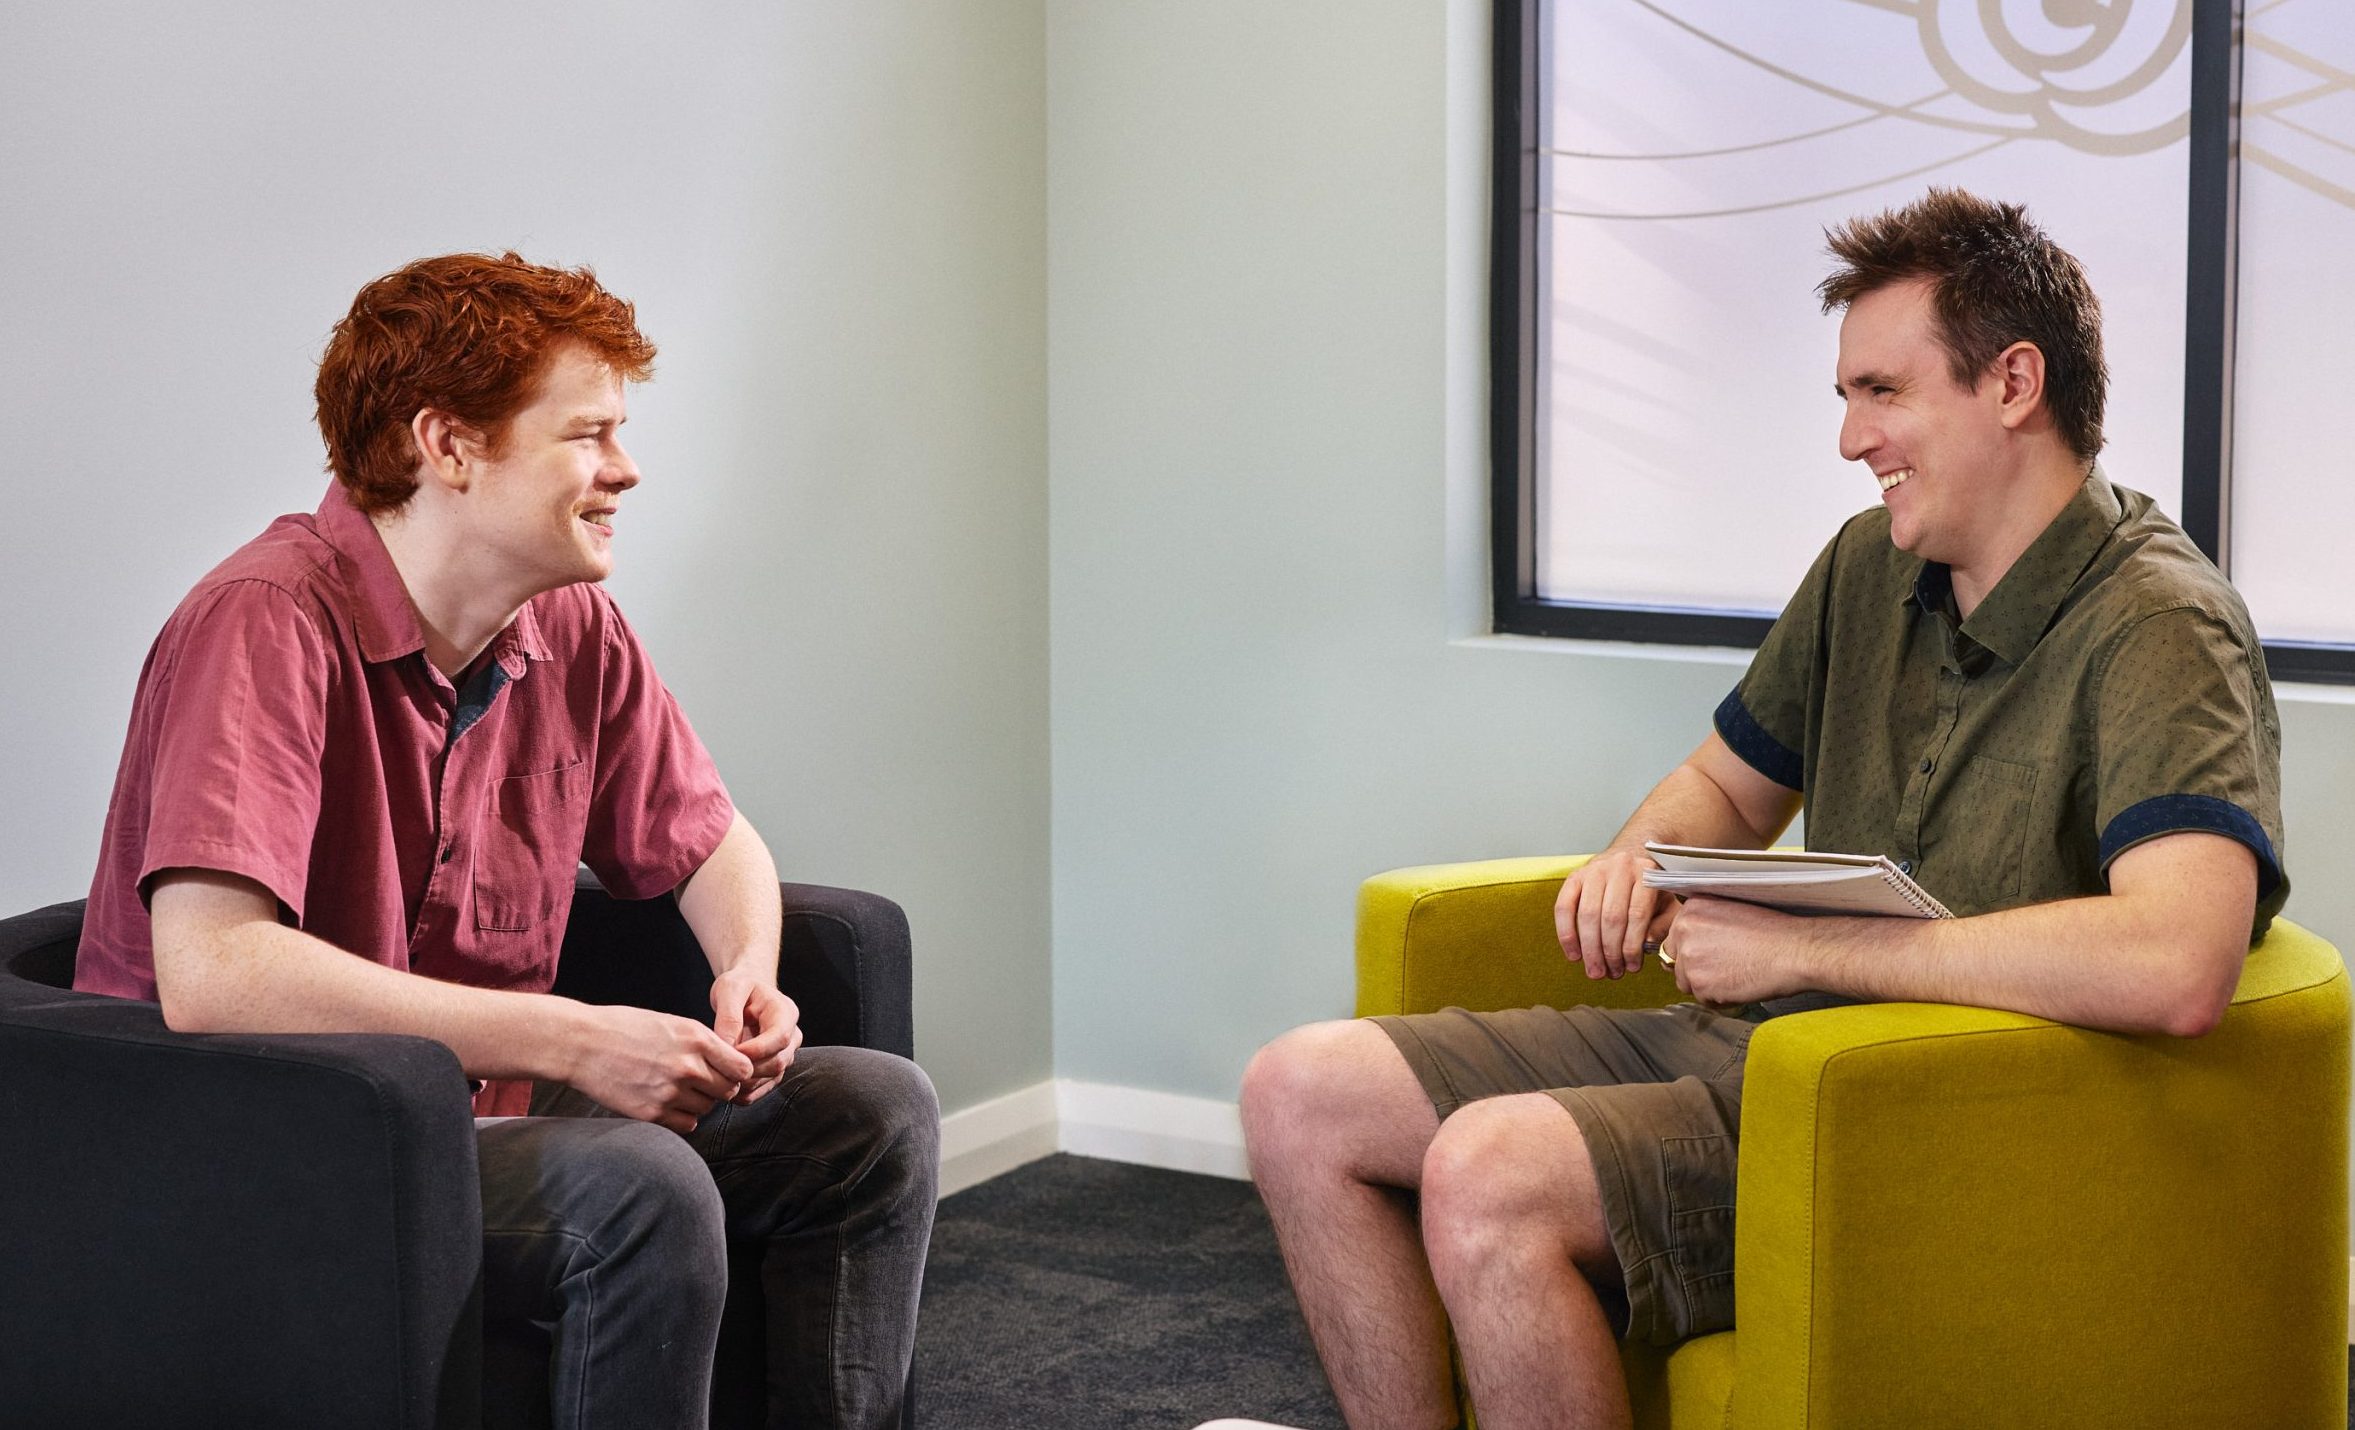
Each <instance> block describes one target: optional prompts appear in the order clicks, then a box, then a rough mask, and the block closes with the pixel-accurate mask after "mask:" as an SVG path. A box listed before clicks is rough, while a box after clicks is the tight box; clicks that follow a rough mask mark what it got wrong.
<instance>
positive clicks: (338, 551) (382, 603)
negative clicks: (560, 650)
mask: <svg viewBox="0 0 2355 1430" xmlns="http://www.w3.org/2000/svg"><path fill="white" fill-rule="evenodd" d="M313 520H314V521H315V522H316V523H317V526H316V530H317V531H318V533H319V536H320V539H322V540H324V541H325V542H326V543H327V544H328V545H329V546H330V547H333V548H334V550H335V557H336V562H337V565H338V566H339V567H340V568H341V570H342V574H343V589H344V593H345V598H346V601H347V603H348V606H349V611H348V614H349V615H350V616H351V620H352V629H353V630H354V632H355V633H357V634H358V636H359V640H360V655H361V658H362V659H365V660H367V661H369V662H371V663H380V662H383V661H388V660H397V659H399V658H400V657H402V656H405V655H410V654H413V653H415V652H418V651H422V650H424V649H425V623H424V622H423V621H422V620H420V619H418V616H417V603H416V602H415V601H412V600H411V599H409V587H408V584H407V583H406V582H404V581H402V580H401V572H400V568H399V567H396V566H394V565H393V559H392V553H391V552H390V551H387V550H385V548H384V537H383V535H382V533H380V532H378V531H377V529H376V523H375V522H373V521H370V520H369V519H368V514H367V513H366V512H363V511H361V510H360V509H359V508H358V507H356V506H354V505H352V499H351V497H350V495H349V494H348V493H346V492H345V491H344V489H343V484H342V483H341V482H330V483H328V485H327V495H326V497H324V498H323V499H322V500H321V501H320V503H319V510H318V512H317V514H316V515H315V516H314V518H313ZM534 604H536V603H535V602H526V603H525V604H524V607H523V609H522V610H520V611H517V612H516V613H515V619H514V620H512V621H510V622H508V623H507V628H506V629H505V630H503V631H501V632H499V634H498V635H496V636H494V637H493V638H492V640H491V658H492V659H493V660H496V661H497V662H498V663H499V664H500V665H501V666H503V667H505V668H506V671H507V675H508V678H509V679H515V680H520V679H522V677H523V675H524V673H525V671H526V669H527V668H528V667H527V666H526V665H525V664H524V662H525V661H526V660H546V659H547V658H548V652H547V647H546V645H545V644H544V643H543V642H542V641H541V639H540V623H539V619H538V617H537V616H535V615H534V614H533V612H532V606H533V605H534Z"/></svg>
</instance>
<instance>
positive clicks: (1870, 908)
mask: <svg viewBox="0 0 2355 1430" xmlns="http://www.w3.org/2000/svg"><path fill="white" fill-rule="evenodd" d="M1644 852H1645V853H1647V854H1649V855H1651V856H1652V857H1653V858H1654V859H1656V860H1658V861H1659V864H1660V867H1659V868H1657V869H1647V870H1645V871H1644V883H1645V884H1646V885H1648V886H1650V887H1651V888H1655V889H1665V890H1667V891H1668V892H1670V893H1674V894H1710V895H1714V896H1715V897H1717V898H1721V899H1741V900H1743V901H1744V902H1747V903H1753V904H1764V905H1766V906H1767V907H1768V908H1775V909H1782V910H1784V911H1785V912H1788V913H1807V914H1888V915H1895V916H1898V917H1903V918H1916V919H1950V918H1953V917H1954V915H1953V914H1951V913H1948V912H1947V910H1946V906H1945V905H1944V904H1941V903H1939V902H1938V901H1937V900H1936V899H1934V898H1931V897H1930V895H1929V893H1928V891H1926V890H1925V889H1923V888H1922V886H1921V885H1919V884H1917V883H1915V882H1914V881H1913V880H1912V878H1911V877H1909V876H1908V875H1907V874H1906V873H1905V871H1904V870H1902V869H1900V868H1898V867H1897V866H1896V865H1895V864H1894V863H1892V862H1890V860H1889V859H1888V858H1887V857H1886V856H1884V855H1878V854H1819V853H1816V852H1814V851H1812V850H1811V851H1808V852H1806V853H1802V854H1789V853H1778V852H1775V851H1772V850H1763V849H1695V848H1691V847H1689V846H1686V845H1682V844H1646V845H1645V846H1644Z"/></svg>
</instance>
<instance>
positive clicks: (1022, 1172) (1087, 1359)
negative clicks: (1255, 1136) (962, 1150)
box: [916, 1156, 1341, 1430]
mask: <svg viewBox="0 0 2355 1430" xmlns="http://www.w3.org/2000/svg"><path fill="white" fill-rule="evenodd" d="M916 1356H917V1366H918V1377H919V1379H918V1395H917V1411H918V1415H917V1419H918V1423H919V1424H920V1425H921V1426H922V1427H923V1430H1015V1427H1022V1430H1132V1427H1133V1430H1187V1427H1190V1426H1194V1425H1198V1424H1200V1423H1201V1422H1203V1421H1205V1420H1215V1419H1217V1418H1219V1417H1221V1416H1247V1417H1249V1418H1251V1419H1254V1420H1272V1421H1275V1422H1276V1423H1278V1424H1283V1425H1297V1426H1302V1427H1305V1430H1341V1412H1340V1410H1339V1409H1338V1408H1337V1407H1335V1405H1334V1404H1333V1395H1332V1392H1331V1391H1330V1390H1329V1389H1327V1388H1326V1386H1325V1378H1324V1374H1323V1373H1322V1372H1321V1371H1320V1370H1318V1368H1317V1363H1316V1352H1315V1350H1314V1349H1313V1348H1312V1347H1311V1346H1310V1345H1309V1340H1308V1328H1307V1327H1306V1326H1305V1325H1303V1324H1302V1323H1301V1320H1300V1310H1299V1307H1298V1306H1297V1305H1296V1304H1295V1303H1294V1302H1293V1300H1292V1293H1291V1290H1290V1288H1289V1287H1287V1286H1286V1285H1285V1283H1284V1268H1283V1264H1282V1262H1281V1261H1280V1260H1279V1259H1278V1258H1277V1255H1276V1242H1275V1234H1274V1233H1273V1232H1272V1231H1270V1230H1269V1228H1268V1223H1267V1212H1266V1211H1265V1210H1264V1209H1263V1208H1262V1207H1261V1206H1260V1203H1259V1197H1258V1194H1257V1193H1256V1192H1254V1191H1253V1190H1252V1188H1251V1185H1250V1184H1249V1183H1248V1182H1236V1181H1229V1180H1227V1179H1225V1178H1223V1177H1200V1176H1194V1175H1191V1174H1189V1173H1185V1172H1164V1171H1159V1170H1156V1169H1154V1168H1150V1167H1132V1166H1127V1165H1124V1164H1122V1163H1118V1162H1104V1161H1098V1160H1095V1159H1093V1158H1087V1157H1070V1156H1056V1157H1049V1158H1047V1159H1045V1160H1044V1161H1039V1162H1033V1163H1031V1164H1030V1165H1029V1166H1027V1167H1022V1168H1018V1169H1016V1170H1015V1171H1012V1172H1009V1173H1007V1174H1006V1175H1005V1176H1002V1177H999V1178H996V1179H995V1180H992V1181H988V1182H984V1183H982V1184H981V1185H980V1186H978V1187H974V1188H971V1189H969V1190H967V1191H963V1192H959V1193H957V1194H956V1195H955V1196H953V1197H949V1198H947V1199H946V1200H944V1201H943V1202H942V1203H941V1204H940V1212H939V1217H938V1220H937V1221H936V1222H935V1224H934V1227H933V1232H932V1258H931V1262H930V1264H929V1265H928V1266H927V1268H926V1271H925V1276H924V1306H923V1316H922V1319H921V1320H919V1321H918V1322H917V1331H916Z"/></svg>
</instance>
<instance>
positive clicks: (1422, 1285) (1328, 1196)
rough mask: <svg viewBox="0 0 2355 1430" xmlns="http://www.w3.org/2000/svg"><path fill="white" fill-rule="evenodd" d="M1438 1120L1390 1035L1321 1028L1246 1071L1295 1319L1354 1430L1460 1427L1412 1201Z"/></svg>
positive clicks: (1262, 1186)
mask: <svg viewBox="0 0 2355 1430" xmlns="http://www.w3.org/2000/svg"><path fill="white" fill-rule="evenodd" d="M1438 1130H1439V1118H1438V1116H1437V1114H1435V1113H1434V1112H1433V1111H1432V1110H1431V1102H1430V1099H1429V1098H1428V1097H1426V1096H1425V1095H1424V1093H1423V1088H1422V1085H1421V1084H1420V1083H1418V1082H1417V1081H1416V1080H1415V1075H1414V1072H1413V1071H1412V1070H1411V1069H1410V1068H1408V1067H1407V1064H1406V1060H1405V1059H1404V1058H1402V1057H1400V1056H1399V1053H1398V1049H1397V1048H1396V1047H1395V1046H1394V1045H1393V1044H1392V1043H1391V1041H1390V1037H1389V1035H1388V1034H1386V1033H1384V1032H1383V1031H1382V1030H1381V1029H1380V1028H1378V1027H1376V1026H1375V1025H1373V1024H1371V1023H1360V1022H1347V1023H1314V1024H1311V1025H1309V1026H1308V1027H1305V1028H1296V1029H1294V1030H1293V1031H1291V1032H1289V1033H1287V1034H1285V1035H1284V1036H1283V1037H1281V1038H1278V1039H1277V1040H1276V1041H1274V1042H1273V1043H1270V1044H1268V1046H1266V1047H1265V1048H1262V1049H1261V1050H1260V1052H1259V1056H1257V1057H1256V1058H1253V1059H1252V1061H1251V1066H1250V1068H1249V1069H1248V1070H1247V1071H1246V1072H1245V1073H1244V1074H1243V1134H1244V1140H1245V1142H1246V1143H1247V1145H1248V1146H1249V1148H1250V1152H1251V1175H1252V1178H1253V1180H1254V1181H1256V1182H1257V1183H1258V1184H1259V1194H1260V1196H1261V1197H1262V1198H1263V1199H1265V1201H1266V1202H1267V1208H1268V1216H1269V1218H1270V1219H1271V1220H1272V1221H1273V1222H1274V1223H1275V1228H1276V1241H1277V1243H1278V1245H1280V1246H1281V1247H1282V1248H1283V1253H1284V1266H1285V1269H1286V1270H1287V1271H1289V1272H1290V1273H1291V1277H1292V1286H1293V1290H1294V1291H1295V1292H1296V1293H1297V1294H1298V1296H1299V1297H1300V1309H1301V1312H1302V1314H1303V1315H1305V1316H1306V1317H1307V1319H1308V1329H1309V1334H1310V1335H1311V1336H1313V1337H1315V1339H1316V1346H1317V1354H1318V1356H1319V1357H1321V1358H1322V1359H1323V1361H1324V1364H1325V1374H1326V1376H1327V1377H1328V1378H1329V1379H1330V1380H1331V1381H1332V1383H1333V1393H1334V1395H1335V1396H1336V1397H1337V1398H1338V1399H1339V1400H1340V1402H1341V1413H1342V1414H1343V1415H1345V1416H1347V1417H1348V1420H1349V1423H1350V1425H1351V1426H1352V1427H1355V1430H1441V1427H1445V1426H1452V1425H1454V1424H1455V1423H1456V1407H1455V1391H1454V1385H1453V1381H1452V1378H1451V1377H1450V1375H1449V1373H1448V1361H1447V1323H1446V1319H1445V1317H1444V1315H1443V1314H1442V1312H1441V1310H1440V1304H1439V1293H1438V1290H1437V1289H1436V1288H1435V1287H1434V1286H1433V1285H1432V1281H1431V1273H1430V1270H1429V1269H1428V1267H1427V1265H1426V1263H1425V1260H1424V1257H1423V1244H1422V1237H1421V1235H1420V1233H1419V1232H1418V1230H1417V1228H1416V1221H1415V1210H1414V1198H1413V1196H1412V1195H1411V1190H1412V1189H1413V1188H1414V1187H1416V1186H1417V1185H1418V1184H1419V1183H1420V1181H1421V1179H1422V1168H1423V1155H1424V1152H1425V1151H1426V1149H1428V1148H1429V1147H1430V1145H1431V1140H1432V1137H1433V1135H1434V1134H1436V1133H1437V1132H1438Z"/></svg>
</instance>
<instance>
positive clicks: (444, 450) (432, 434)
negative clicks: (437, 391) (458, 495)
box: [409, 407, 482, 492]
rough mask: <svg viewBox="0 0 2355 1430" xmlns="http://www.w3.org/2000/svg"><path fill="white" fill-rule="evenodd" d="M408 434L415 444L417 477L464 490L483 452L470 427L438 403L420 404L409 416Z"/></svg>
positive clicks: (457, 489) (451, 488)
mask: <svg viewBox="0 0 2355 1430" xmlns="http://www.w3.org/2000/svg"><path fill="white" fill-rule="evenodd" d="M409 437H410V440H411V441H413V442H414V443H415V444H416V447H417V463H418V466H419V468H420V469H421V470H420V471H419V473H418V475H419V476H420V477H422V478H426V479H430V480H432V481H436V482H439V483H441V484H442V485H443V486H444V487H446V488H448V489H449V490H451V491H453V492H462V491H465V490H466V487H467V483H469V482H470V481H472V480H473V477H474V466H475V464H476V463H477V462H478V461H480V460H481V456H482V448H481V443H480V439H479V438H478V437H477V436H476V435H475V432H474V429H473V428H471V427H468V426H467V425H466V424H465V423H463V422H460V421H459V420H458V419H457V418H455V417H452V416H451V415H450V414H449V413H447V412H444V411H442V410H441V409H440V408H438V407H420V408H418V409H417V415H416V416H414V417H412V418H410V419H409Z"/></svg>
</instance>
